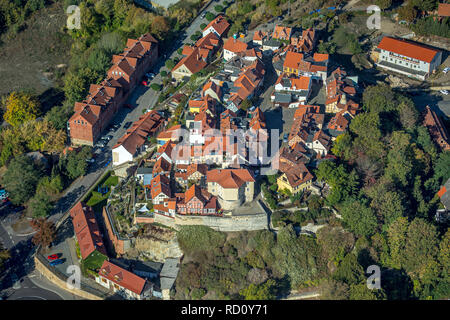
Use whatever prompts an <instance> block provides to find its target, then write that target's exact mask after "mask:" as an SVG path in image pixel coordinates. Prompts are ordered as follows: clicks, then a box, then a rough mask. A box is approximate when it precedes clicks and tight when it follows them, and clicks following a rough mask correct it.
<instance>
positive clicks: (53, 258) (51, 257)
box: [47, 254, 59, 260]
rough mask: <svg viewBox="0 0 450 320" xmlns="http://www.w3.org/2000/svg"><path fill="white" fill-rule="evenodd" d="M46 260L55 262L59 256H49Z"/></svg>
mask: <svg viewBox="0 0 450 320" xmlns="http://www.w3.org/2000/svg"><path fill="white" fill-rule="evenodd" d="M47 258H48V260H56V259H59V256H58V255H57V254H52V255H49V256H48V257H47Z"/></svg>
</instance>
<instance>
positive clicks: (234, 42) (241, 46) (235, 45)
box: [223, 38, 248, 53]
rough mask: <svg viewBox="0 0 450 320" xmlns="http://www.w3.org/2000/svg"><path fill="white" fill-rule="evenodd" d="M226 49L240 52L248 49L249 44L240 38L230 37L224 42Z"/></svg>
mask: <svg viewBox="0 0 450 320" xmlns="http://www.w3.org/2000/svg"><path fill="white" fill-rule="evenodd" d="M223 48H224V49H225V50H228V51H231V52H234V53H238V52H242V51H245V50H247V48H248V45H247V44H246V43H245V42H242V41H240V40H238V39H234V38H228V39H227V40H226V41H225V43H224V44H223Z"/></svg>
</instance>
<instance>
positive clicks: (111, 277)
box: [95, 260, 153, 300]
mask: <svg viewBox="0 0 450 320" xmlns="http://www.w3.org/2000/svg"><path fill="white" fill-rule="evenodd" d="M95 280H96V282H97V283H99V284H101V285H102V286H104V287H105V288H108V289H110V290H112V291H113V292H114V293H117V294H120V295H121V296H122V297H124V298H125V299H128V300H144V299H149V298H151V297H152V295H153V285H152V284H151V283H150V282H149V281H148V280H146V279H144V278H141V277H139V276H138V275H136V274H134V273H132V272H130V271H128V270H126V269H124V268H122V267H119V266H118V265H116V264H113V263H112V262H110V261H107V260H105V261H104V262H103V264H102V266H101V268H100V271H99V272H98V275H97V276H96V277H95Z"/></svg>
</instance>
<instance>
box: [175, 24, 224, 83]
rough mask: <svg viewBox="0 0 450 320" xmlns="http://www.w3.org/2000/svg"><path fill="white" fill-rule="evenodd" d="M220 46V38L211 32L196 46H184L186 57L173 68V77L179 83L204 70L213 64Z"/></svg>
mask: <svg viewBox="0 0 450 320" xmlns="http://www.w3.org/2000/svg"><path fill="white" fill-rule="evenodd" d="M219 45H220V37H218V36H217V35H216V34H215V33H213V32H211V33H208V34H207V35H206V36H204V37H203V38H201V39H199V40H198V41H197V42H196V43H195V44H194V46H192V47H191V46H184V47H183V52H182V54H183V55H184V57H183V58H182V59H181V60H180V61H179V62H178V63H177V64H176V65H175V67H173V69H172V71H171V73H172V76H173V77H174V78H175V79H176V80H177V81H178V80H182V79H185V78H189V77H191V76H192V75H193V74H195V73H197V72H199V71H201V70H203V69H204V68H205V67H206V66H207V65H208V63H209V62H211V60H212V58H213V56H214V54H215V53H216V52H217V50H218V48H219Z"/></svg>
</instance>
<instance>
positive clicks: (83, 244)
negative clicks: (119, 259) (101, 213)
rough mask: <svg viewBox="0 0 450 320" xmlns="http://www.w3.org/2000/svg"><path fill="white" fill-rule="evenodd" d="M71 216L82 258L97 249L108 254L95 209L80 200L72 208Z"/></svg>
mask: <svg viewBox="0 0 450 320" xmlns="http://www.w3.org/2000/svg"><path fill="white" fill-rule="evenodd" d="M70 216H71V217H72V224H73V229H74V232H75V235H76V237H77V241H78V245H79V246H80V254H81V258H82V259H86V258H87V257H88V256H89V255H90V254H91V253H92V252H93V251H95V250H98V251H99V252H100V253H102V254H104V255H105V256H106V249H105V246H104V245H103V239H102V235H101V234H100V229H99V227H98V224H97V221H96V220H95V215H94V210H93V209H92V208H91V207H90V206H87V205H86V204H84V203H82V202H81V201H80V202H78V203H77V204H76V205H75V206H74V207H73V208H72V209H70Z"/></svg>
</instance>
